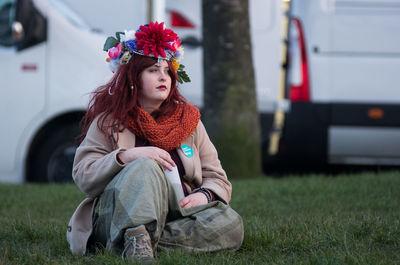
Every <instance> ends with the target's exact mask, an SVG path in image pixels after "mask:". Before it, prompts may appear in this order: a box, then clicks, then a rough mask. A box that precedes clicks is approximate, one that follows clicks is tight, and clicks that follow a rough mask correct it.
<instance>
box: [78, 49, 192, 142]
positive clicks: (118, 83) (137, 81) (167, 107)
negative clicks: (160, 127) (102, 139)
mask: <svg viewBox="0 0 400 265" xmlns="http://www.w3.org/2000/svg"><path fill="white" fill-rule="evenodd" d="M156 62H157V59H155V58H153V57H147V56H142V55H138V54H133V55H132V58H131V59H130V60H129V62H128V63H127V64H123V65H121V66H120V67H119V69H118V71H117V72H116V73H115V74H114V76H113V77H112V78H111V80H110V81H109V82H108V83H107V84H105V85H103V86H100V87H98V88H97V89H96V90H95V91H93V92H92V94H91V98H90V101H89V105H88V108H87V111H86V114H85V115H84V116H83V118H82V121H81V127H82V134H81V139H83V137H85V135H86V133H87V131H88V129H89V126H90V124H91V123H92V122H93V120H94V119H95V118H96V117H99V119H98V121H97V126H98V128H99V129H100V130H101V131H102V132H103V133H104V134H105V135H106V136H107V131H109V130H110V129H113V128H121V127H124V126H125V124H126V121H127V119H128V117H131V118H133V119H134V120H135V121H136V122H137V124H138V126H139V127H142V126H141V124H140V121H139V119H138V115H137V113H138V112H137V110H138V108H140V104H139V98H138V95H139V91H140V90H141V89H142V84H141V73H142V72H143V70H144V69H146V68H147V67H150V66H152V65H154V64H155V63H156ZM167 62H168V67H169V75H170V76H171V91H170V93H169V95H168V98H167V99H166V100H165V101H164V102H163V103H162V104H161V106H160V108H159V110H158V111H157V112H156V113H152V115H156V116H157V115H160V114H168V113H171V112H173V111H174V109H175V106H176V102H185V99H184V97H183V96H182V95H181V94H180V93H179V90H178V88H177V83H176V81H177V79H178V76H177V73H176V70H175V68H174V67H173V66H172V64H171V62H170V61H167ZM131 86H133V87H134V89H133V90H132V89H131ZM106 121H107V122H106Z"/></svg>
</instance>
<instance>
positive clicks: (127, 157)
mask: <svg viewBox="0 0 400 265" xmlns="http://www.w3.org/2000/svg"><path fill="white" fill-rule="evenodd" d="M141 157H145V158H151V159H153V160H154V161H156V162H158V163H159V164H161V166H162V167H163V168H164V169H165V168H166V169H168V170H170V171H172V167H175V166H176V164H175V162H174V160H172V158H171V155H170V154H169V153H168V152H167V151H165V150H163V149H161V148H158V147H154V146H143V147H134V148H130V149H128V150H126V151H123V152H121V153H119V154H118V158H119V160H121V162H122V163H124V164H126V163H129V162H131V161H133V160H136V159H138V158H141Z"/></svg>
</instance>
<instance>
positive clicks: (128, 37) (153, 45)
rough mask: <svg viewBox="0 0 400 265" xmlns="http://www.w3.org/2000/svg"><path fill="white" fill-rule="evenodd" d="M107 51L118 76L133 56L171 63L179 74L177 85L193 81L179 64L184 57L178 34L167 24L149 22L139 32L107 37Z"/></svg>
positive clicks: (111, 65)
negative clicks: (121, 67) (122, 66)
mask: <svg viewBox="0 0 400 265" xmlns="http://www.w3.org/2000/svg"><path fill="white" fill-rule="evenodd" d="M103 50H104V51H106V52H108V56H109V57H108V58H107V62H108V63H109V66H110V69H111V71H112V72H113V73H115V72H116V71H117V70H118V68H119V66H120V65H121V64H125V63H128V62H129V60H130V59H131V58H132V55H133V54H134V53H136V54H140V55H143V56H149V57H154V58H156V59H158V61H161V60H168V61H171V63H172V66H173V67H174V68H175V70H176V71H177V73H178V82H179V83H183V82H190V78H189V76H188V75H187V74H186V72H185V71H184V70H183V69H184V68H185V66H184V65H183V64H180V63H179V62H180V61H181V59H182V58H183V47H182V46H181V41H180V40H179V38H178V35H177V34H176V33H175V32H173V31H172V30H171V29H167V28H165V26H164V22H162V23H158V22H150V24H146V25H142V26H140V27H139V29H138V30H137V31H134V30H130V31H127V30H125V31H124V32H117V33H116V34H115V38H114V37H108V38H107V40H106V42H105V43H104V48H103Z"/></svg>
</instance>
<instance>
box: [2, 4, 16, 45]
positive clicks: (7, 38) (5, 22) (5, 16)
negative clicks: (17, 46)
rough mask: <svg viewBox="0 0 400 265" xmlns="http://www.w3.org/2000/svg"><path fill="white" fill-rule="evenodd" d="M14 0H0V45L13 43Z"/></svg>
mask: <svg viewBox="0 0 400 265" xmlns="http://www.w3.org/2000/svg"><path fill="white" fill-rule="evenodd" d="M15 8H16V0H0V45H1V46H12V45H14V38H13V35H12V30H11V27H12V23H13V21H14V16H15Z"/></svg>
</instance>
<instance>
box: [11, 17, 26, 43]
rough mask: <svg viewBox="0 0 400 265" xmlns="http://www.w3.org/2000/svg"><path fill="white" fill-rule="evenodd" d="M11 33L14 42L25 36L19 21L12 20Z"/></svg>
mask: <svg viewBox="0 0 400 265" xmlns="http://www.w3.org/2000/svg"><path fill="white" fill-rule="evenodd" d="M11 30H12V35H13V38H14V41H15V42H19V41H21V40H22V39H23V38H24V36H25V31H24V26H22V23H21V22H19V21H14V22H13V23H12V26H11Z"/></svg>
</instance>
